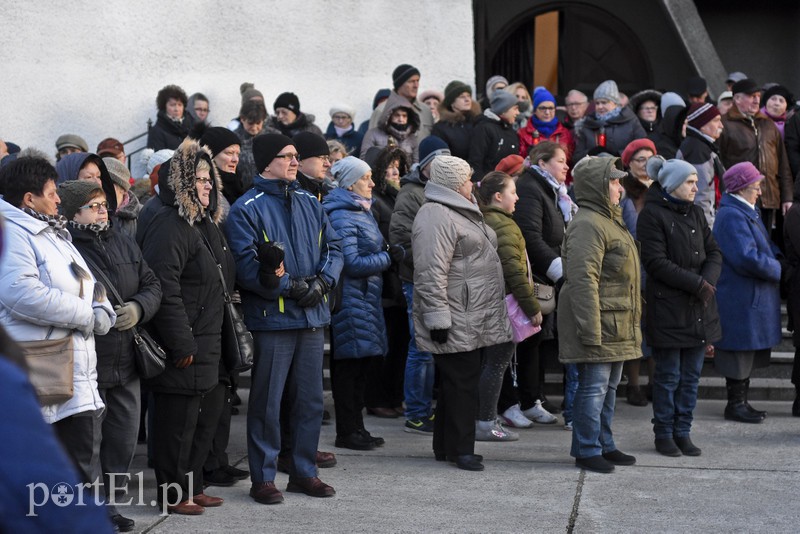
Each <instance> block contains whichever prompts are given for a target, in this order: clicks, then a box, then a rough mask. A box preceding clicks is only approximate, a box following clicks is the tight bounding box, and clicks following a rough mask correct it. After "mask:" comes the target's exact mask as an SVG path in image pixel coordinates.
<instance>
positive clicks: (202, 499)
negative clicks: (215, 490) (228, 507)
mask: <svg viewBox="0 0 800 534" xmlns="http://www.w3.org/2000/svg"><path fill="white" fill-rule="evenodd" d="M192 500H193V501H194V503H195V504H199V505H200V506H202V507H203V508H216V507H217V506H222V503H224V502H225V500H224V499H222V498H220V497H212V496H211V495H206V494H205V493H198V494H197V495H195V496H194V497H192Z"/></svg>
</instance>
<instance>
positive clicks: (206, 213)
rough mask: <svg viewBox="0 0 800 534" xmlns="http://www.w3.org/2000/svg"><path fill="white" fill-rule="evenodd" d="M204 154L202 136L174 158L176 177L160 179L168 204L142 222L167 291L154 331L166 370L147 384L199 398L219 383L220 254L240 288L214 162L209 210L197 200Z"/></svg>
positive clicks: (147, 252) (147, 250)
mask: <svg viewBox="0 0 800 534" xmlns="http://www.w3.org/2000/svg"><path fill="white" fill-rule="evenodd" d="M201 158H202V159H205V160H206V161H208V162H209V163H210V162H211V153H210V152H208V150H207V149H205V148H201V147H200V145H199V144H198V143H197V142H196V141H187V142H186V143H184V144H182V145H181V146H180V147H179V149H178V150H177V151H176V152H175V155H174V156H173V158H172V160H171V162H170V171H169V179H168V180H167V181H166V182H161V181H159V200H160V201H161V206H160V207H158V210H157V211H156V212H155V214H154V215H153V216H152V219H151V220H148V221H146V223H144V221H140V222H143V223H144V224H143V225H142V226H141V227H140V234H141V244H142V254H143V256H144V258H145V260H147V262H148V263H149V264H150V267H151V268H152V269H153V272H154V273H155V274H156V276H158V278H159V280H160V281H161V289H162V292H163V296H162V299H161V308H160V309H159V310H158V312H157V313H156V315H155V317H154V318H153V320H152V321H151V322H150V325H149V330H150V331H151V332H152V333H153V334H154V336H155V337H156V339H158V340H159V342H160V343H161V346H162V347H164V349H165V350H166V352H167V358H168V362H167V369H166V371H164V373H162V374H161V375H159V376H157V377H155V378H153V379H152V380H150V381H148V385H149V387H150V388H151V389H152V390H153V391H160V392H165V393H173V394H183V395H198V394H201V393H204V392H207V391H209V390H210V389H211V388H213V387H214V386H215V385H216V384H217V382H218V375H219V358H220V350H221V347H220V343H221V333H222V318H223V305H224V302H223V290H222V283H221V281H220V278H219V269H218V267H217V264H216V262H215V259H214V256H216V259H217V260H219V261H220V262H221V263H222V270H223V273H224V275H225V280H226V284H227V286H228V288H233V283H234V276H235V274H234V273H235V267H234V263H233V257H232V256H231V253H230V251H229V249H228V245H227V242H226V241H225V237H224V235H223V233H222V231H221V230H220V228H219V227H218V226H217V223H218V221H219V218H220V217H221V209H220V200H221V199H220V195H221V193H220V190H221V184H220V179H219V174H218V173H217V169H216V167H214V166H213V164H212V170H213V172H212V176H213V178H214V180H213V181H212V191H211V195H210V202H209V205H208V207H207V208H206V209H205V210H202V209H201V206H200V203H199V200H198V197H197V189H196V186H195V172H194V169H195V168H196V165H197V162H198V161H199V159H201ZM154 200H155V199H154ZM146 208H149V204H148V206H146ZM203 236H205V238H206V239H207V240H208V242H209V243H210V245H211V248H212V249H213V251H214V256H212V254H211V252H210V251H209V248H208V247H207V246H206V243H205V240H204V239H203ZM190 355H192V356H194V362H193V363H192V364H191V365H190V366H188V367H186V368H185V369H178V368H177V367H175V363H176V362H178V361H179V360H181V359H183V358H185V357H187V356H190Z"/></svg>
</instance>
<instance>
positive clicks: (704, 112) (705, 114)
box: [686, 103, 719, 130]
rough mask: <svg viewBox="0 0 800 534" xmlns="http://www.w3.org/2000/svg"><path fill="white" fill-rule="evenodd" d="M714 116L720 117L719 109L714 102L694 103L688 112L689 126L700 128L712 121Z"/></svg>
mask: <svg viewBox="0 0 800 534" xmlns="http://www.w3.org/2000/svg"><path fill="white" fill-rule="evenodd" d="M714 117H719V110H718V109H717V106H715V105H714V104H700V103H695V104H692V105H691V106H689V112H688V113H687V114H686V120H687V121H689V126H691V127H692V128H696V129H698V130H699V129H700V128H702V127H703V126H705V125H706V124H708V123H709V122H711V120H712V119H713V118H714Z"/></svg>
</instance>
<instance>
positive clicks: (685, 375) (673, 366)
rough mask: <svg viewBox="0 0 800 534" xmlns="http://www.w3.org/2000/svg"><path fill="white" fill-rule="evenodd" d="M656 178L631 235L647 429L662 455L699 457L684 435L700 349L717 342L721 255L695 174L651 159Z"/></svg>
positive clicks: (693, 397) (682, 163) (686, 167)
mask: <svg viewBox="0 0 800 534" xmlns="http://www.w3.org/2000/svg"><path fill="white" fill-rule="evenodd" d="M647 173H648V174H649V175H650V176H653V177H654V178H655V179H656V183H654V184H653V185H652V186H650V189H649V190H648V192H647V204H646V205H645V207H644V209H643V210H642V212H641V214H640V215H639V221H638V230H637V235H638V237H639V241H640V242H641V244H642V264H643V265H644V268H645V270H646V272H647V290H646V299H645V300H646V302H648V303H649V305H648V306H647V321H646V322H645V323H646V326H645V333H646V334H647V343H648V345H650V346H651V347H652V349H653V359H654V360H655V366H656V368H655V379H654V381H653V432H654V433H655V445H656V450H657V451H658V452H660V453H661V454H663V455H665V456H680V455H681V453H683V454H685V455H686V456H700V452H701V451H700V448H699V447H696V446H695V445H694V444H693V443H692V440H691V438H690V437H689V433H690V431H691V429H692V419H693V416H692V412H693V411H694V407H695V405H696V404H697V386H698V384H699V382H700V371H701V370H702V368H703V358H704V356H705V348H706V345H708V344H710V343H714V342H715V341H717V340H718V339H719V338H720V337H721V335H722V332H721V331H720V326H719V314H718V313H717V302H716V300H715V299H714V292H715V290H714V286H715V285H716V284H717V280H718V279H719V273H720V269H721V267H722V254H721V253H720V250H719V246H717V242H716V241H715V240H714V237H713V236H712V235H711V229H710V228H709V227H708V222H706V218H705V216H704V215H703V210H702V209H701V208H700V206H697V205H695V204H694V197H695V194H696V193H697V189H698V188H697V179H698V176H697V171H696V170H695V168H694V166H693V165H692V164H690V163H687V162H685V161H682V160H678V159H671V160H669V161H665V160H664V159H663V158H661V157H653V158H650V160H649V161H648V162H647Z"/></svg>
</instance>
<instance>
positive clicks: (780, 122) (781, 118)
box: [761, 107, 786, 138]
mask: <svg viewBox="0 0 800 534" xmlns="http://www.w3.org/2000/svg"><path fill="white" fill-rule="evenodd" d="M761 113H763V114H764V115H766V116H767V117H769V118H770V119H772V122H774V123H775V126H777V127H778V131H779V132H781V138H783V128H784V126H786V112H785V111H784V112H783V114H781V115H778V116H777V117H776V116H775V115H772V114H770V113H767V108H766V107H763V108H761Z"/></svg>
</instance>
